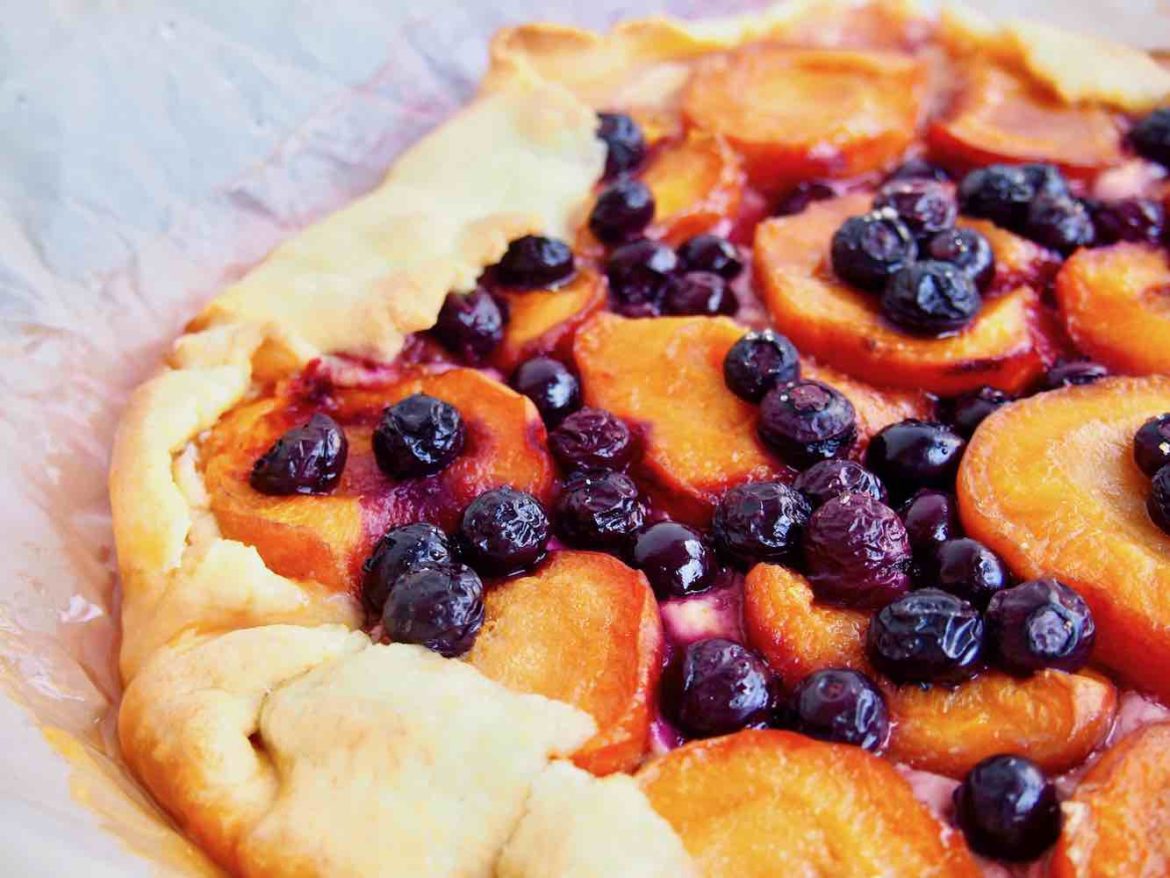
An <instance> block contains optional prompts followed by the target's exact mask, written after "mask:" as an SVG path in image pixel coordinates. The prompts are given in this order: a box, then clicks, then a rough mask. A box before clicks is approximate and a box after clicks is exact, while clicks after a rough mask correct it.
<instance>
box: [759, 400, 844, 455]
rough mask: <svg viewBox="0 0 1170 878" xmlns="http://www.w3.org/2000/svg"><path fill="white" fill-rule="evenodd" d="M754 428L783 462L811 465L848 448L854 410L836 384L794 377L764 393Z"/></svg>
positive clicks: (840, 453) (839, 453) (841, 452)
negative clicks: (788, 381) (790, 380)
mask: <svg viewBox="0 0 1170 878" xmlns="http://www.w3.org/2000/svg"><path fill="white" fill-rule="evenodd" d="M757 432H758V433H759V435H760V438H761V439H762V440H763V441H764V444H765V445H767V446H768V447H769V448H771V449H772V450H773V451H775V452H776V453H777V454H779V455H780V456H781V457H782V458H783V459H784V461H785V463H788V464H791V465H793V466H797V467H806V466H812V465H813V464H814V463H816V462H817V461H818V460H828V459H829V458H832V457H840V456H841V455H843V454H845V452H847V451H848V450H849V448H850V447H851V446H852V445H853V442H854V441H855V440H856V439H857V413H856V412H855V411H854V409H853V403H851V402H850V401H849V400H848V399H847V398H846V397H845V395H844V394H842V393H841V392H840V391H839V390H837V389H836V388H833V387H830V386H829V385H827V384H824V383H822V382H820V381H811V380H801V381H793V382H790V383H788V384H785V385H782V386H779V387H774V388H773V389H772V390H769V391H768V392H767V394H765V396H764V399H763V401H762V402H761V403H760V420H759V424H758V427H757Z"/></svg>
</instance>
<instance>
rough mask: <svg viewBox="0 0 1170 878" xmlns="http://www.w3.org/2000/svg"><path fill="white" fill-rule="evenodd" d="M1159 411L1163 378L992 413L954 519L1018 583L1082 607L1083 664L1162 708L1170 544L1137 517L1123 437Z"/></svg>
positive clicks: (1139, 495)
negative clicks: (1056, 589)
mask: <svg viewBox="0 0 1170 878" xmlns="http://www.w3.org/2000/svg"><path fill="white" fill-rule="evenodd" d="M1167 411H1170V378H1168V377H1146V378H1110V379H1105V380H1104V381H1101V382H1099V383H1097V384H1093V385H1087V386H1082V387H1070V388H1065V389H1062V390H1056V391H1052V392H1049V393H1043V394H1040V395H1038V396H1033V397H1030V398H1029V399H1025V400H1021V401H1019V402H1016V403H1012V404H1011V405H1008V406H1005V407H1004V408H1002V409H1000V410H999V411H998V412H996V413H995V414H994V415H992V416H991V417H990V418H988V419H987V420H986V421H984V422H983V423H982V424H981V425H980V426H979V429H978V430H977V431H976V432H975V436H974V438H973V439H972V440H971V444H970V445H969V446H968V448H967V452H966V454H965V455H964V456H963V462H962V465H961V466H960V467H959V478H958V494H959V511H960V515H961V517H962V519H963V526H964V527H965V528H966V529H967V531H968V533H969V534H970V535H971V536H972V537H974V538H975V539H978V540H981V541H983V542H984V543H985V544H987V545H988V546H989V547H990V548H991V549H992V550H994V551H995V552H997V553H999V555H1000V557H1001V558H1003V559H1004V560H1005V561H1006V562H1007V563H1008V565H1009V566H1010V567H1011V568H1012V570H1013V572H1015V573H1016V574H1017V575H1018V576H1020V577H1026V578H1032V577H1037V576H1055V577H1057V578H1058V579H1060V580H1062V581H1063V582H1065V583H1067V584H1068V585H1070V586H1072V587H1073V588H1075V589H1076V590H1077V591H1079V592H1080V593H1081V595H1082V596H1083V597H1084V598H1085V600H1087V601H1088V602H1089V606H1090V607H1092V610H1093V615H1094V617H1095V619H1096V622H1097V643H1096V647H1095V651H1094V654H1093V656H1094V661H1097V662H1101V663H1103V664H1105V665H1107V666H1109V667H1111V668H1113V669H1114V670H1115V671H1117V672H1118V673H1120V674H1121V675H1122V676H1123V677H1124V678H1126V679H1127V680H1128V681H1130V682H1131V683H1134V684H1136V685H1137V686H1138V688H1141V689H1145V690H1147V691H1151V692H1154V693H1156V694H1157V695H1159V696H1160V697H1161V698H1163V699H1166V698H1170V537H1167V536H1166V534H1164V533H1162V531H1160V530H1159V529H1158V528H1157V526H1156V525H1154V523H1153V522H1152V521H1150V517H1149V515H1148V514H1147V512H1146V494H1147V493H1148V492H1149V480H1148V479H1147V478H1146V477H1145V476H1144V475H1143V474H1142V472H1141V470H1139V469H1138V467H1137V465H1136V464H1135V463H1134V462H1133V453H1132V442H1133V434H1134V433H1135V432H1136V431H1137V429H1138V427H1140V426H1141V425H1142V423H1143V422H1144V421H1145V420H1146V419H1148V418H1150V417H1153V416H1154V415H1159V414H1162V413H1163V412H1167Z"/></svg>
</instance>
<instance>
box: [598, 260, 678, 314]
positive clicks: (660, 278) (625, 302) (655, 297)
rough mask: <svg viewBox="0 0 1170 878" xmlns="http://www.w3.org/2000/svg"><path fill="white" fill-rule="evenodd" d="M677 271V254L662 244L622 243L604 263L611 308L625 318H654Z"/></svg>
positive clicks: (659, 312) (658, 312) (660, 310)
mask: <svg viewBox="0 0 1170 878" xmlns="http://www.w3.org/2000/svg"><path fill="white" fill-rule="evenodd" d="M678 270H679V258H678V254H677V253H675V252H674V250H672V249H671V248H670V247H668V246H667V245H665V244H661V243H659V242H657V241H633V242H631V243H629V244H623V245H622V246H621V247H618V248H617V249H616V250H614V251H613V253H611V254H610V256H609V260H608V262H607V263H606V269H605V273H606V277H607V278H608V279H609V295H610V304H611V306H612V307H613V309H614V310H615V311H617V312H618V313H619V314H623V315H625V316H626V317H656V316H658V315H659V314H661V313H662V305H663V303H664V302H665V300H666V294H667V293H668V292H669V290H670V288H671V286H672V285H673V284H674V282H675V278H676V275H677V273H678Z"/></svg>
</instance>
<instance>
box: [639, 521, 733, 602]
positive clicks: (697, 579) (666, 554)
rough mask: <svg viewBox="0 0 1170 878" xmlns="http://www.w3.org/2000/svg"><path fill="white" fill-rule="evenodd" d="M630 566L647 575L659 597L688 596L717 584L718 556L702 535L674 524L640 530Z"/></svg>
mask: <svg viewBox="0 0 1170 878" xmlns="http://www.w3.org/2000/svg"><path fill="white" fill-rule="evenodd" d="M630 563H631V566H632V567H634V568H635V569H637V570H641V571H642V572H643V573H644V574H646V578H647V579H648V580H649V581H650V585H651V587H652V588H653V589H654V593H655V594H656V595H658V597H659V598H671V597H676V598H677V597H686V596H687V595H691V594H698V593H699V592H702V591H706V590H707V589H709V588H710V587H711V586H712V585H713V584H714V582H715V573H716V570H715V553H714V552H713V551H712V550H711V546H710V545H709V544H708V543H707V540H706V539H705V538H704V537H703V535H702V534H701V533H699V532H698V531H697V530H695V529H694V528H693V527H688V526H687V525H685V524H678V523H677V522H674V521H660V522H658V523H657V524H651V525H647V526H646V527H644V528H642V529H641V530H640V531H638V532H637V533H636V534H635V535H634V538H633V542H632V544H631V547H630Z"/></svg>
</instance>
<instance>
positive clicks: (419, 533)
mask: <svg viewBox="0 0 1170 878" xmlns="http://www.w3.org/2000/svg"><path fill="white" fill-rule="evenodd" d="M456 560H457V554H456V551H455V546H454V544H453V543H452V541H451V538H450V537H448V536H447V535H446V534H445V533H443V531H441V530H439V528H437V527H435V525H433V524H428V523H427V522H423V521H418V522H414V523H412V524H405V525H403V526H401V527H396V528H392V529H391V530H389V531H387V532H386V533H385V534H383V536H382V538H381V539H380V540H378V543H377V545H375V546H374V550H373V551H372V552H371V553H370V557H368V558H367V559H366V560H365V562H364V563H363V564H362V574H363V577H362V603H363V604H364V605H365V608H366V611H367V612H368V613H369V614H370V615H371V616H380V615H381V614H382V608H383V607H384V606H385V605H386V597H387V596H388V595H389V594H390V590H391V589H392V588H393V587H394V583H396V582H397V581H398V580H399V579H400V578H401V577H402V576H404V575H405V574H407V573H409V572H410V571H412V570H417V569H419V568H421V567H442V566H446V565H450V564H453V563H454V562H455V561H456Z"/></svg>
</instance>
